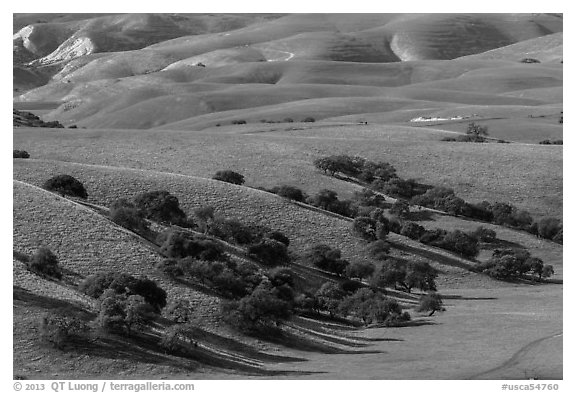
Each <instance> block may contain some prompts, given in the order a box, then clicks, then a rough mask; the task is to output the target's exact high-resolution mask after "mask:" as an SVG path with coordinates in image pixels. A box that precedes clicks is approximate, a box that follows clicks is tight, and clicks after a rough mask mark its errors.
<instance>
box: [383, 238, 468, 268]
mask: <svg viewBox="0 0 576 393" xmlns="http://www.w3.org/2000/svg"><path fill="white" fill-rule="evenodd" d="M389 243H390V244H391V245H392V247H394V248H396V249H398V250H400V251H406V252H409V253H411V254H416V255H419V256H421V257H424V258H427V259H430V260H432V261H435V262H438V263H441V264H442V265H447V266H452V267H458V268H460V269H464V270H468V271H472V267H471V266H470V265H467V264H466V263H464V262H460V261H459V260H457V259H455V258H450V257H448V256H446V255H442V254H438V253H436V252H434V251H430V250H423V249H421V248H416V247H412V246H408V245H406V244H402V243H398V242H394V241H390V240H389ZM447 252H449V251H447Z"/></svg>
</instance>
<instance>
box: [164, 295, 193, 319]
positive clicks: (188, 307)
mask: <svg viewBox="0 0 576 393" xmlns="http://www.w3.org/2000/svg"><path fill="white" fill-rule="evenodd" d="M192 311H193V310H192V304H191V303H190V301H188V300H185V299H178V300H173V301H172V302H170V303H169V304H168V306H167V307H166V316H167V317H168V318H169V319H170V320H172V321H174V322H176V323H188V322H190V321H191V319H192Z"/></svg>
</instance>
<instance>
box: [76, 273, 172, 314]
mask: <svg viewBox="0 0 576 393" xmlns="http://www.w3.org/2000/svg"><path fill="white" fill-rule="evenodd" d="M79 289H80V291H81V292H83V293H85V294H87V295H88V296H91V297H93V298H98V299H99V298H101V297H102V296H103V295H104V293H106V291H107V290H111V291H113V292H114V293H116V294H117V295H139V296H141V297H142V298H143V299H144V301H145V302H146V303H147V304H149V305H150V306H151V307H152V310H153V311H154V312H156V313H159V312H160V310H161V309H162V308H164V306H166V291H164V290H163V289H162V288H160V287H159V286H158V285H157V284H156V283H155V282H154V281H152V280H150V279H148V278H146V277H144V278H135V277H133V276H131V275H129V274H126V273H118V272H109V273H96V274H92V275H90V276H88V277H86V278H85V279H84V281H83V282H81V283H80V286H79Z"/></svg>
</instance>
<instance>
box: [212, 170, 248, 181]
mask: <svg viewBox="0 0 576 393" xmlns="http://www.w3.org/2000/svg"><path fill="white" fill-rule="evenodd" d="M212 179H214V180H220V181H224V182H226V183H232V184H244V176H243V175H241V174H239V173H238V172H234V171H230V170H225V171H218V172H216V174H215V175H214V176H213V177H212Z"/></svg>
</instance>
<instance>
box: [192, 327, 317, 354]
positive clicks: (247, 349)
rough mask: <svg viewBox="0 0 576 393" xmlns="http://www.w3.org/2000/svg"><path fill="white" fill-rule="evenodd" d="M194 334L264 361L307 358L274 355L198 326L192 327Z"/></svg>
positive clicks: (204, 340)
mask: <svg viewBox="0 0 576 393" xmlns="http://www.w3.org/2000/svg"><path fill="white" fill-rule="evenodd" d="M190 329H191V331H192V335H193V336H195V337H201V338H200V341H201V342H205V343H209V344H212V345H216V346H220V347H223V348H226V349H227V350H230V351H234V352H238V353H240V354H242V355H243V356H247V357H250V358H252V359H255V360H259V361H263V362H274V363H287V362H303V361H305V360H306V359H304V358H296V357H291V356H280V355H272V354H268V353H264V352H260V351H258V350H256V349H254V348H253V347H251V346H249V345H247V344H244V343H241V342H239V341H236V340H234V339H231V338H229V337H223V336H220V335H218V334H215V333H212V332H207V331H205V330H202V329H200V328H198V327H190Z"/></svg>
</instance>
